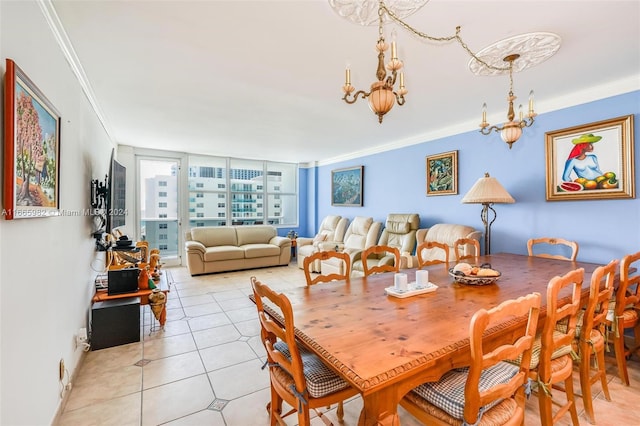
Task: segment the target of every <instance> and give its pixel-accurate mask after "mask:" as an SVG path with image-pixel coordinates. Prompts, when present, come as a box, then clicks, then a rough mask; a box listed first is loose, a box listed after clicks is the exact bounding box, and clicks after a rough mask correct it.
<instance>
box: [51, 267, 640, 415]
mask: <svg viewBox="0 0 640 426" xmlns="http://www.w3.org/2000/svg"><path fill="white" fill-rule="evenodd" d="M170 273H171V275H172V278H173V281H174V284H173V286H172V288H171V292H170V293H169V298H168V304H167V307H168V315H167V318H168V319H167V323H166V326H165V328H164V330H160V331H154V332H151V333H150V324H151V314H150V312H149V310H148V307H145V309H144V314H143V322H144V330H143V331H142V339H141V342H140V343H132V344H128V345H123V346H117V347H113V348H107V349H102V350H98V351H90V352H88V353H87V354H86V358H85V360H84V363H83V365H82V366H81V367H80V370H79V372H78V373H77V374H76V377H75V378H74V383H73V388H72V390H71V392H70V394H69V395H68V398H67V400H66V401H67V402H66V405H65V407H64V411H63V412H62V414H61V415H60V416H59V419H58V423H57V424H58V425H61V426H74V425H82V426H85V425H117V426H124V425H145V426H146V425H165V424H166V425H175V426H178V425H194V426H199V425H213V426H218V425H229V426H261V425H268V424H269V421H268V415H267V412H266V410H265V405H266V403H267V402H268V400H269V376H268V372H267V371H266V370H261V368H260V367H261V366H262V364H263V361H264V357H265V352H264V349H263V347H262V345H261V343H260V341H259V337H258V336H259V324H258V320H257V315H256V311H255V306H254V305H253V303H252V302H251V301H250V300H249V299H248V297H247V296H248V295H249V294H250V293H251V287H250V282H249V278H250V277H251V276H253V275H255V276H256V277H258V278H259V279H260V280H261V281H263V282H265V283H267V284H269V285H270V286H272V287H273V288H276V289H284V288H291V287H297V286H302V285H304V274H303V272H302V271H301V270H300V269H298V268H297V267H296V266H295V264H294V263H292V264H291V265H290V266H288V267H287V266H284V267H275V268H263V269H255V270H251V271H241V272H231V273H219V274H211V275H206V276H198V277H191V276H190V275H189V273H188V271H187V269H186V268H171V269H170ZM629 366H630V375H631V386H629V387H626V386H623V385H622V383H621V381H620V379H619V378H618V376H617V369H616V367H615V364H608V372H609V375H608V378H609V388H610V392H611V397H612V400H613V401H611V402H609V401H606V400H605V399H604V396H603V395H602V393H601V391H600V386H599V385H594V395H595V401H594V406H595V413H596V420H597V423H598V425H601V426H607V425H615V426H623V425H624V426H627V425H640V410H639V409H638V405H636V404H638V403H640V363H639V362H638V358H635V357H634V358H632V360H631V362H630V363H629ZM574 382H575V389H576V390H579V389H580V386H579V380H578V375H577V372H575V373H574ZM560 396H562V394H560ZM577 405H578V413H579V415H580V422H581V424H585V425H587V424H589V423H588V422H587V420H586V417H585V416H584V411H583V408H582V407H583V404H582V400H581V398H578V401H577ZM361 408H362V401H361V399H360V397H355V398H353V399H351V400H350V401H348V402H347V403H345V422H344V424H345V425H347V426H348V425H356V424H357V420H358V415H359V413H360V409H361ZM399 411H400V419H401V422H402V424H403V425H410V426H413V425H418V424H419V422H417V421H416V420H415V419H413V418H412V417H411V416H410V415H409V414H408V413H406V412H405V411H403V410H402V408H400V409H399ZM537 413H538V405H537V399H536V398H535V397H533V396H532V397H531V398H530V399H529V401H528V405H527V413H526V424H528V425H537V424H540V421H539V419H538V416H537ZM328 416H329V417H330V418H332V419H333V421H334V424H336V425H337V424H338V423H337V421H336V419H335V415H334V412H333V411H332V412H330V413H329V414H328ZM565 417H566V418H565V419H563V420H562V422H561V423H560V424H561V425H570V424H571V420H570V418H569V416H568V415H566V416H565ZM295 423H296V421H295V416H291V417H290V421H289V424H291V425H293V424H295ZM320 424H323V423H322V421H320V419H318V418H314V419H313V421H312V425H320Z"/></svg>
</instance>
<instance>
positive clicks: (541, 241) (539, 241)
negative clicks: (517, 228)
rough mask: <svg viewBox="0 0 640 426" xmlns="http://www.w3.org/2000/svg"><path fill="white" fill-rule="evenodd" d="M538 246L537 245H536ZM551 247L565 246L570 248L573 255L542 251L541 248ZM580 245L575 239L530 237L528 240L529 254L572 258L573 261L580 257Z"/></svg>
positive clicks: (565, 258) (563, 258) (565, 248)
mask: <svg viewBox="0 0 640 426" xmlns="http://www.w3.org/2000/svg"><path fill="white" fill-rule="evenodd" d="M536 246H537V247H536ZM545 246H546V247H547V248H550V246H564V250H567V249H568V250H570V251H571V255H570V256H565V255H563V254H555V253H546V252H541V251H540V250H541V249H544V247H545ZM579 249H580V247H579V246H578V243H576V242H575V241H569V240H565V239H563V238H549V237H543V238H530V239H529V240H528V241H527V251H528V252H529V256H537V257H546V258H550V259H562V260H570V261H572V262H575V261H576V258H577V257H578V250H579Z"/></svg>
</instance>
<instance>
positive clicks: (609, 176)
mask: <svg viewBox="0 0 640 426" xmlns="http://www.w3.org/2000/svg"><path fill="white" fill-rule="evenodd" d="M604 177H606V178H607V179H612V178H614V177H616V174H615V173H613V172H607V173H605V174H604Z"/></svg>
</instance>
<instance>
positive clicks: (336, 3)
mask: <svg viewBox="0 0 640 426" xmlns="http://www.w3.org/2000/svg"><path fill="white" fill-rule="evenodd" d="M428 1H429V0H386V1H385V5H386V7H387V8H388V9H389V10H391V11H392V12H393V13H394V14H395V15H397V16H398V17H400V18H405V17H407V16H409V15H411V14H413V13H415V12H416V11H418V10H419V9H420V8H421V7H422V6H424V5H425V4H427V2H428ZM329 5H330V6H331V8H332V9H333V10H334V11H335V12H336V13H337V14H338V15H340V16H341V17H343V18H345V19H348V20H349V21H351V22H353V23H354V24H360V25H374V24H378V19H379V18H378V8H379V0H329ZM386 19H389V18H388V17H386Z"/></svg>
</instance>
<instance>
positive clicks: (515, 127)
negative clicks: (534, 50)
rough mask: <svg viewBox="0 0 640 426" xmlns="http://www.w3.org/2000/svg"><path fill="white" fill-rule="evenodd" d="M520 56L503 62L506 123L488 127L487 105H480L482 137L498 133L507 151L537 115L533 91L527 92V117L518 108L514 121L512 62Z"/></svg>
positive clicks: (508, 58)
mask: <svg viewBox="0 0 640 426" xmlns="http://www.w3.org/2000/svg"><path fill="white" fill-rule="evenodd" d="M519 57H520V55H518V54H517V53H514V54H511V55H508V56H506V57H505V58H504V61H505V62H508V63H509V95H508V96H507V101H509V109H508V112H507V120H508V121H507V122H505V123H503V124H502V126H495V125H494V126H490V125H489V123H487V104H486V103H484V104H482V123H480V133H482V134H483V135H489V134H491V131H492V130H494V131H496V132H499V133H500V137H501V138H502V140H503V141H505V142H506V143H507V144H509V149H511V145H513V143H514V142H515V141H517V140H518V139H519V138H520V136H521V135H522V129H524V128H525V127H530V126H531V125H532V124H533V122H534V118H535V116H536V115H537V114H536V113H535V111H534V110H533V90H532V91H531V92H529V112H528V113H527V117H526V118H525V117H524V113H523V111H522V105H520V107H519V115H520V116H519V119H518V121H514V120H513V119H514V118H515V111H514V110H513V101H514V100H516V96H515V95H514V94H513V61H515V60H516V59H518V58H519Z"/></svg>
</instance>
